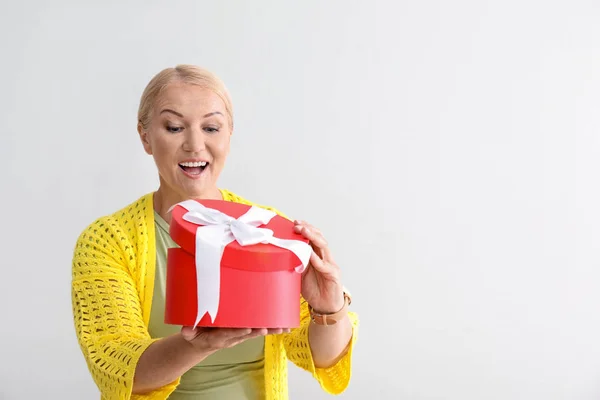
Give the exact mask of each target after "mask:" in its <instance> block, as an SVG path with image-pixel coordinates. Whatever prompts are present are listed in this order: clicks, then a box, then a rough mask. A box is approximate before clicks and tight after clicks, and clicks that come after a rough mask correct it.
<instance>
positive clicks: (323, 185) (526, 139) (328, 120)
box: [0, 0, 600, 400]
mask: <svg viewBox="0 0 600 400" xmlns="http://www.w3.org/2000/svg"><path fill="white" fill-rule="evenodd" d="M86 3H87V4H86ZM599 21H600V5H599V3H598V2H597V1H573V0H571V1H562V2H556V1H542V0H538V1H532V0H526V1H523V0H519V1H516V0H510V1H507V0H503V1H481V0H472V1H465V0H461V1H442V0H438V1H399V2H391V1H389V2H384V1H322V2H317V1H304V2H285V1H251V2H250V1H248V2H245V1H237V2H234V1H219V2H217V1H214V2H203V1H174V2H168V3H167V2H158V1H144V2H142V1H127V2H125V1H123V2H117V1H110V2H102V3H101V2H75V1H72V2H68V1H66V0H55V1H52V2H43V1H41V0H37V1H29V2H7V1H4V2H2V7H1V9H0V44H1V49H2V62H1V63H0V73H1V77H2V89H1V93H2V96H0V132H1V134H2V145H1V146H0V160H1V161H0V162H1V163H2V164H1V168H0V179H1V182H2V185H1V188H2V196H1V197H0V198H1V200H0V201H1V204H2V209H3V210H4V213H3V218H2V219H3V220H2V226H3V229H2V234H1V235H2V237H1V242H0V243H2V248H3V251H2V257H3V262H2V265H3V268H2V278H0V307H1V311H2V312H1V319H0V321H1V323H0V326H1V329H0V360H1V361H0V399H8V400H13V399H33V398H47V399H95V398H97V390H96V388H95V386H94V385H93V383H92V380H91V378H90V376H89V374H88V372H87V370H86V367H85V364H84V361H83V357H82V356H81V354H80V352H79V349H78V347H77V344H76V339H75V335H74V330H73V325H72V319H71V309H70V307H71V305H70V287H69V281H70V261H71V256H72V250H73V245H74V242H75V239H76V237H77V235H78V234H79V232H80V231H81V230H82V229H83V228H84V226H85V225H87V224H88V223H89V222H91V221H92V220H93V219H95V218H96V217H98V216H100V215H104V214H106V213H109V212H112V211H114V210H116V209H118V208H120V207H122V206H124V205H126V204H128V203H129V202H130V201H132V200H134V199H136V198H137V197H138V196H140V195H142V194H143V193H146V192H148V191H151V190H154V189H155V188H156V184H157V178H156V172H155V169H154V165H153V162H152V160H151V158H149V157H148V156H146V155H145V154H144V152H143V150H142V147H141V145H140V144H139V141H138V137H137V133H136V130H135V127H136V110H137V105H138V100H139V96H140V94H141V92H142V90H143V88H144V86H145V85H146V83H147V81H148V80H149V79H150V78H151V76H152V75H154V74H155V73H156V72H158V71H159V70H160V69H162V68H164V67H167V66H173V65H175V64H178V63H195V64H199V65H203V66H205V67H208V68H210V69H211V70H213V71H214V72H216V73H217V74H219V75H220V76H221V77H222V78H223V79H224V81H225V82H226V84H227V85H228V87H229V88H230V90H231V93H232V96H233V99H234V107H235V116H236V131H235V133H234V138H233V149H232V154H231V157H230V159H229V162H228V165H227V169H226V171H225V172H224V175H223V176H222V181H221V184H222V186H223V187H226V188H229V189H231V190H234V191H235V192H238V193H239V194H242V195H244V196H246V197H247V198H249V199H251V200H254V201H256V202H261V203H264V204H268V205H272V206H275V207H278V208H279V209H281V210H282V211H284V212H286V213H288V214H289V215H291V216H293V217H298V218H303V219H306V220H308V221H310V222H312V223H313V224H315V225H317V226H319V227H320V228H321V229H322V230H323V231H324V232H325V234H326V236H327V238H328V239H329V241H330V243H331V245H332V248H333V250H334V255H335V256H336V258H337V260H338V261H339V263H340V265H341V266H342V268H343V269H344V282H345V284H346V285H347V286H348V287H349V288H350V289H351V290H352V292H353V294H354V297H355V302H354V305H353V309H354V310H355V311H357V312H359V314H360V318H361V324H362V325H361V331H360V334H359V342H358V345H357V348H356V353H355V357H354V369H353V374H354V375H353V378H352V382H351V385H350V388H349V389H348V390H347V392H346V393H345V394H344V396H342V397H343V398H348V399H365V398H369V399H410V400H425V399H427V400H433V399H436V400H437V399H444V400H446V399H448V400H481V399H486V400H508V399H511V400H512V399H527V400H529V399H540V400H542V399H543V400H554V399H569V400H584V399H598V398H600V313H599V312H598V306H599V305H600V282H599V280H600V270H599V269H598V265H599V262H600V230H599V227H600V191H599V190H598V179H597V177H598V174H599V171H600V134H599V128H600V113H599V112H598V110H599V109H600V48H599V45H600V22H599ZM289 379H290V394H291V398H292V399H307V398H311V399H325V398H328V397H327V396H326V395H325V394H323V392H321V391H320V390H319V388H318V387H317V385H316V383H315V382H314V381H313V380H312V379H311V378H310V377H309V376H308V375H307V374H306V373H304V372H302V371H300V370H298V369H297V368H295V367H291V369H290V377H289Z"/></svg>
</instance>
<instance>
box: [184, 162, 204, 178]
mask: <svg viewBox="0 0 600 400" xmlns="http://www.w3.org/2000/svg"><path fill="white" fill-rule="evenodd" d="M206 167H208V162H206V161H198V162H183V163H179V168H181V169H182V170H183V172H185V173H187V174H188V175H192V176H196V175H200V174H201V173H202V171H204V170H205V169H206Z"/></svg>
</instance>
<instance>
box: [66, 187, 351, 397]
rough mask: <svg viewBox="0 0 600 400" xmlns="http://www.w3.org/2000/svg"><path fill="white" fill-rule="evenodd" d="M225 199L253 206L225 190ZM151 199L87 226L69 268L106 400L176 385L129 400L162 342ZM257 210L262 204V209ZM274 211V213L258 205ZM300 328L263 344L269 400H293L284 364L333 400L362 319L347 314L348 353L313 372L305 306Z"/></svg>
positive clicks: (78, 323) (90, 361)
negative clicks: (150, 353) (154, 318)
mask: <svg viewBox="0 0 600 400" xmlns="http://www.w3.org/2000/svg"><path fill="white" fill-rule="evenodd" d="M221 193H222V194H223V198H224V200H227V201H233V202H237V203H243V204H249V205H253V203H251V202H249V201H248V200H246V199H243V198H242V197H240V196H237V195H236V194H234V193H232V192H230V191H227V190H221ZM152 202H153V196H152V193H149V194H146V195H144V196H142V197H141V198H139V199H138V200H137V201H135V202H133V203H131V204H130V205H128V206H127V207H125V208H123V209H121V210H119V211H117V212H115V213H113V214H112V215H108V216H104V217H102V218H99V219H97V220H96V221H95V222H93V223H92V224H90V225H89V226H88V227H87V228H86V229H85V230H84V231H83V232H82V233H81V234H80V236H79V237H78V239H77V243H76V246H75V250H74V255H73V264H72V305H73V316H74V323H75V329H76V334H77V339H78V342H79V345H80V348H81V350H82V352H83V355H84V358H85V360H86V363H87V366H88V369H89V371H90V373H91V375H92V378H93V380H94V382H95V383H96V385H97V387H98V389H99V390H100V394H101V399H102V400H108V399H111V400H112V399H119V400H121V399H152V400H161V399H166V398H168V396H169V394H170V393H171V392H173V390H174V389H175V388H176V387H177V385H178V384H179V379H177V380H176V381H174V382H172V383H170V384H168V385H166V386H164V387H162V388H159V389H157V390H154V391H152V392H151V393H148V394H144V395H135V394H132V393H131V391H132V386H133V378H134V373H135V368H136V364H137V362H138V360H139V358H140V356H141V354H142V352H144V350H145V349H146V348H147V347H148V346H149V345H150V344H152V343H153V342H154V341H156V340H159V339H157V338H151V337H150V335H149V334H148V329H147V327H148V321H149V319H150V309H151V306H152V293H153V286H154V270H155V258H156V249H155V236H154V234H155V231H154V209H153V203H152ZM257 206H258V205H257ZM260 207H263V208H267V209H270V210H273V211H275V212H277V213H278V214H280V215H283V214H281V213H279V212H278V211H277V210H275V209H273V208H271V207H265V206H260ZM301 304H302V305H301V315H300V316H301V326H300V327H299V328H297V329H294V330H292V332H290V333H288V334H281V335H268V336H266V337H265V391H266V398H267V400H283V399H288V386H287V360H288V359H289V360H290V361H292V362H293V363H294V364H295V365H297V366H298V367H300V368H302V369H304V370H306V371H308V372H309V373H311V374H312V375H313V376H314V377H315V378H316V380H317V381H318V383H319V384H320V386H321V388H322V389H323V390H324V391H325V392H327V393H330V394H339V393H341V392H343V391H344V390H345V389H346V387H347V386H348V384H349V381H350V375H351V358H352V349H353V347H354V342H355V341H356V333H357V328H358V317H357V315H356V314H354V313H352V312H350V313H349V315H350V319H351V321H352V325H353V335H352V340H351V343H350V346H349V349H348V351H347V353H346V354H345V355H344V356H343V357H342V358H341V359H340V360H339V361H338V362H337V363H336V364H335V365H333V366H331V367H329V368H323V369H321V368H316V367H315V365H314V363H313V359H312V355H311V351H310V347H309V343H308V326H309V322H310V320H309V315H308V308H307V304H306V302H305V301H304V300H302V303H301Z"/></svg>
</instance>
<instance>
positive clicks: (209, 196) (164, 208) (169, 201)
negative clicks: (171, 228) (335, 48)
mask: <svg viewBox="0 0 600 400" xmlns="http://www.w3.org/2000/svg"><path fill="white" fill-rule="evenodd" d="M184 200H223V195H222V194H221V191H220V190H219V189H218V188H217V187H215V188H213V189H212V190H210V191H208V193H206V194H202V195H199V196H184V195H182V194H180V193H177V192H176V191H174V190H172V189H171V188H169V187H167V185H166V184H165V183H164V182H161V184H160V186H159V188H158V190H157V191H156V192H154V196H153V203H154V211H156V212H157V213H158V215H160V216H161V217H162V218H163V219H164V220H165V221H166V222H167V223H171V213H169V212H168V211H169V208H171V207H172V206H174V205H175V204H177V203H179V202H182V201H184Z"/></svg>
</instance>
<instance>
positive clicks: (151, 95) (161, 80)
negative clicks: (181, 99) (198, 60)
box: [138, 64, 233, 130]
mask: <svg viewBox="0 0 600 400" xmlns="http://www.w3.org/2000/svg"><path fill="white" fill-rule="evenodd" d="M172 82H183V83H188V84H190V85H197V86H201V87H203V88H205V89H209V90H212V91H213V92H215V93H216V94H217V95H218V96H219V97H220V98H221V100H223V103H225V110H226V111H227V116H228V117H229V127H230V128H231V129H232V130H233V107H232V104H231V98H230V96H229V92H228V91H227V88H226V87H225V84H224V83H223V81H221V79H219V77H218V76H216V75H215V74H213V73H212V72H210V71H208V70H206V69H204V68H201V67H198V66H196V65H187V64H182V65H177V66H176V67H175V68H166V69H163V70H162V71H160V72H159V73H158V74H156V75H155V76H154V77H153V78H152V79H151V80H150V82H149V83H148V85H147V86H146V89H144V92H143V93H142V97H141V99H140V106H139V109H138V122H139V123H140V124H141V125H142V127H143V128H144V129H147V128H148V125H149V124H150V117H151V115H150V114H151V111H152V109H153V107H154V103H156V99H158V97H159V96H160V94H161V93H162V91H163V90H164V89H165V88H166V87H167V85H168V84H169V83H172Z"/></svg>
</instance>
